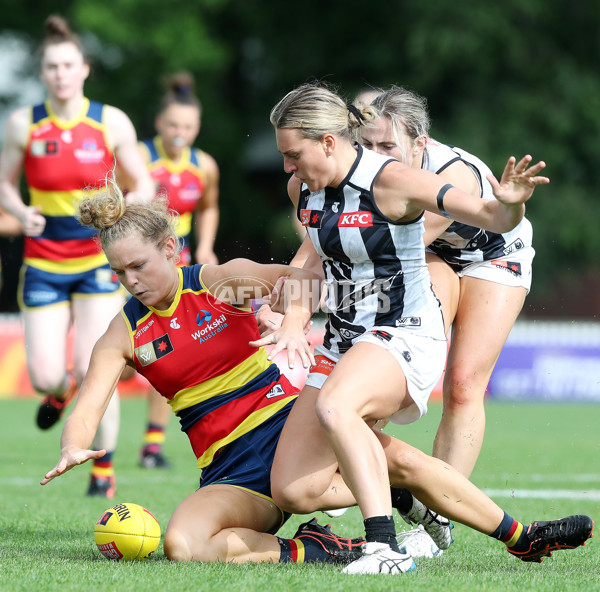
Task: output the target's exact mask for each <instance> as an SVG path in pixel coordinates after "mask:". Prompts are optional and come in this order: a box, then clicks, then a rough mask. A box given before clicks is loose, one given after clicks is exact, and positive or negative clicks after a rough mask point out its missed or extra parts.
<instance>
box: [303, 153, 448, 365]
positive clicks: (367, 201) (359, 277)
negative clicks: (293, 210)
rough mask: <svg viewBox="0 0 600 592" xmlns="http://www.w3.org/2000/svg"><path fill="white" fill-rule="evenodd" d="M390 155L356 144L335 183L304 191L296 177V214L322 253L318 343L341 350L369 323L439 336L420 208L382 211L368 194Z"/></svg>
mask: <svg viewBox="0 0 600 592" xmlns="http://www.w3.org/2000/svg"><path fill="white" fill-rule="evenodd" d="M392 161H394V159H390V158H388V157H385V156H382V155H380V154H377V153H375V152H372V151H371V150H367V149H365V148H363V147H361V146H357V157H356V161H355V162H354V164H353V166H352V168H351V170H350V171H349V173H348V175H347V176H346V178H345V179H344V180H343V181H342V182H341V183H340V185H339V186H338V187H336V188H333V187H326V188H325V189H322V190H320V191H316V192H314V193H311V192H310V191H309V190H308V188H307V186H306V185H304V184H303V185H302V188H301V192H300V200H299V202H298V217H299V219H300V221H301V223H302V224H303V225H304V226H305V227H306V229H307V231H308V234H309V236H310V239H311V241H312V243H313V245H314V247H315V249H316V251H317V253H318V254H319V255H320V257H321V260H322V261H323V269H324V272H325V279H326V283H327V287H328V296H327V302H326V310H327V312H328V321H327V327H326V331H325V338H324V342H323V344H324V346H325V347H326V348H327V349H329V350H331V351H333V352H338V353H344V352H345V351H347V350H348V349H349V348H350V346H351V345H352V344H353V342H354V340H355V339H356V338H357V337H359V336H360V335H362V334H363V333H364V332H365V331H367V330H369V329H370V328H372V327H374V326H391V327H406V328H408V329H411V330H414V331H417V332H419V333H420V334H421V335H426V336H431V337H434V338H436V339H444V332H443V323H442V322H441V314H440V309H439V302H438V301H437V299H436V298H435V296H434V294H433V291H432V289H431V280H430V277H429V272H428V269H427V265H426V263H425V249H424V245H423V228H424V225H423V220H424V217H423V215H420V216H419V217H418V218H417V219H415V220H413V221H411V222H405V223H395V222H392V221H391V220H389V219H388V218H386V217H385V216H384V215H383V214H382V213H381V211H380V210H379V208H378V207H377V205H376V204H375V200H374V198H373V185H374V183H375V180H376V179H377V177H378V175H379V173H380V172H381V170H382V169H383V168H384V167H385V166H386V165H387V164H388V163H390V162H392Z"/></svg>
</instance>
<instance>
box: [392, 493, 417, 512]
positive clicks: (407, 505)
mask: <svg viewBox="0 0 600 592" xmlns="http://www.w3.org/2000/svg"><path fill="white" fill-rule="evenodd" d="M390 491H391V492H392V508H396V510H398V512H400V514H408V512H410V510H411V508H412V505H413V496H412V493H411V492H410V491H408V489H400V488H396V487H390Z"/></svg>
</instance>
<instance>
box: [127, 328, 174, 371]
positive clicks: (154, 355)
mask: <svg viewBox="0 0 600 592" xmlns="http://www.w3.org/2000/svg"><path fill="white" fill-rule="evenodd" d="M173 349H174V348H173V344H172V343H171V339H170V338H169V334H168V333H165V334H164V335H162V336H161V337H158V338H156V339H154V340H153V341H151V342H150V343H145V344H144V345H140V346H139V347H136V348H135V355H136V356H137V359H138V360H139V361H140V364H141V365H142V366H148V365H149V364H152V363H153V362H156V361H157V360H160V359H161V358H164V357H165V356H166V355H168V354H170V353H171V352H172V351H173Z"/></svg>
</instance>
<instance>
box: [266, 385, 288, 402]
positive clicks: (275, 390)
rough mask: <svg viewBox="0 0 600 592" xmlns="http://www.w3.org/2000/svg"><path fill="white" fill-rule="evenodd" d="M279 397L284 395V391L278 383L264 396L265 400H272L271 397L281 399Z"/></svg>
mask: <svg viewBox="0 0 600 592" xmlns="http://www.w3.org/2000/svg"><path fill="white" fill-rule="evenodd" d="M281 395H285V390H284V389H283V387H282V386H281V385H280V384H279V383H278V384H276V385H275V386H273V388H272V389H271V390H270V391H269V392H268V393H267V394H266V395H265V397H267V399H272V398H273V397H281Z"/></svg>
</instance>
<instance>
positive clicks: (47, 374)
mask: <svg viewBox="0 0 600 592" xmlns="http://www.w3.org/2000/svg"><path fill="white" fill-rule="evenodd" d="M45 27H46V31H47V36H46V39H45V40H44V42H43V44H42V47H41V79H42V81H43V82H44V84H45V86H46V89H47V92H48V99H47V100H46V101H45V102H44V103H41V104H39V105H35V106H34V107H23V108H19V109H17V110H16V111H15V112H14V113H12V114H11V116H10V118H9V120H8V122H7V126H6V132H5V138H4V145H3V150H2V155H1V162H0V204H1V205H2V206H3V207H4V208H5V209H6V210H7V211H8V212H9V213H12V214H13V215H14V216H16V217H17V218H18V220H19V221H20V223H21V225H22V227H23V231H24V234H25V235H26V239H25V252H24V265H23V269H22V272H21V281H20V286H19V304H20V307H21V310H22V312H23V320H24V325H25V346H26V350H27V366H28V371H29V376H30V378H31V382H32V384H33V386H34V388H35V389H36V390H37V391H38V392H40V393H42V394H44V395H45V396H44V399H43V401H42V404H41V406H40V408H39V410H38V415H37V424H38V426H39V427H40V428H41V429H48V428H50V427H51V426H52V425H54V424H55V423H56V422H57V421H58V419H59V418H60V416H61V415H62V413H63V411H64V409H65V407H66V406H67V405H68V403H69V401H70V400H71V399H72V398H73V397H74V396H75V393H76V392H77V384H78V383H79V382H80V381H81V380H82V379H83V376H84V375H85V372H86V370H87V366H88V364H89V360H90V356H91V352H92V348H93V345H94V343H95V342H96V340H97V339H98V337H99V336H100V335H101V334H102V333H103V331H104V330H105V329H106V327H107V326H108V323H109V321H110V319H111V318H112V317H113V316H114V314H115V312H116V311H117V310H118V309H119V308H120V306H121V305H122V303H123V296H122V293H121V292H120V290H119V282H118V280H117V278H116V277H115V275H114V274H113V272H112V271H111V269H110V267H109V266H108V263H107V261H106V257H105V256H104V254H103V252H102V250H101V249H100V248H99V246H98V243H97V241H96V233H95V232H94V231H92V230H90V229H88V228H85V227H83V226H82V225H81V224H80V223H79V222H78V221H77V219H76V218H75V216H74V213H75V207H76V204H77V203H78V202H79V201H80V199H81V193H82V190H84V189H90V188H96V189H101V188H103V187H104V186H105V183H106V181H105V179H106V177H107V175H110V174H111V171H112V170H113V169H114V167H115V160H116V164H117V166H118V167H120V168H122V169H123V170H124V171H125V172H126V175H127V178H128V179H129V180H130V182H131V184H130V186H129V187H128V189H129V194H128V200H136V199H151V198H152V195H153V185H152V180H151V179H150V176H149V175H148V172H147V170H146V168H145V166H144V163H143V160H142V158H141V157H140V153H139V151H138V149H137V137H136V134H135V130H134V127H133V124H132V123H131V121H130V120H129V118H128V117H127V116H126V115H125V114H124V113H123V112H122V111H120V110H119V109H116V108H115V107H111V106H109V105H103V104H100V103H96V102H94V101H90V100H89V99H88V98H86V97H85V96H84V94H83V87H84V83H85V80H86V79H87V77H88V75H89V71H90V67H89V64H88V62H87V59H86V57H85V55H84V49H83V46H82V43H81V41H80V39H79V38H78V37H77V36H76V35H74V34H73V33H72V32H71V30H70V28H69V25H68V23H67V22H66V21H65V20H64V19H63V18H62V17H60V16H50V17H48V19H47V20H46V23H45ZM22 172H24V173H25V179H26V181H27V185H28V187H29V194H30V205H29V206H28V205H26V204H25V202H24V201H23V199H22V197H21V195H20V191H19V179H20V176H21V173H22ZM71 324H72V325H73V327H74V330H75V342H74V355H73V376H71V374H70V373H69V372H68V370H67V353H66V350H67V333H68V331H69V327H70V326H71ZM118 428H119V406H118V397H114V398H113V402H112V403H111V406H110V408H109V410H108V411H107V413H106V415H105V417H104V419H103V421H102V425H101V428H100V430H99V432H98V436H97V438H96V441H95V443H94V445H95V446H97V447H98V448H104V449H106V450H108V451H109V453H108V458H107V457H106V456H105V457H104V458H103V459H102V460H101V461H100V462H98V463H97V464H96V465H95V466H94V467H93V469H92V479H91V482H90V488H89V490H88V494H89V495H101V496H106V497H113V496H114V491H115V478H114V470H113V467H112V461H111V453H112V451H113V450H114V449H115V446H116V440H117V434H118Z"/></svg>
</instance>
